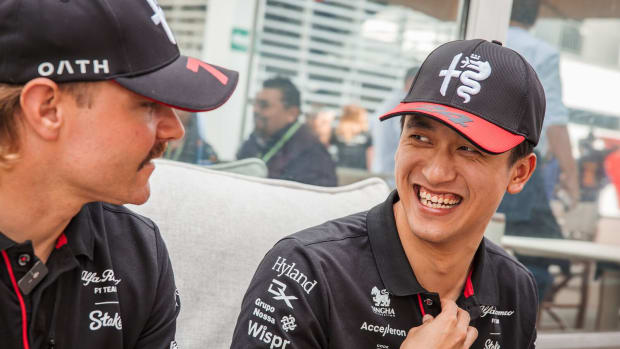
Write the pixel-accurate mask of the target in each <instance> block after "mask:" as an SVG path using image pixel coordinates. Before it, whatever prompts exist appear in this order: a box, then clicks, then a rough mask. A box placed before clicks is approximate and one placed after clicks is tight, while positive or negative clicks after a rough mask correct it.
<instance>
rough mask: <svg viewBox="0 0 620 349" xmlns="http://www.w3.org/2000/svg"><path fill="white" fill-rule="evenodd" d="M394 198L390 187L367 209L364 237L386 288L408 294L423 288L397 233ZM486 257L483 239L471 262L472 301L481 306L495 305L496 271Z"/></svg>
mask: <svg viewBox="0 0 620 349" xmlns="http://www.w3.org/2000/svg"><path fill="white" fill-rule="evenodd" d="M398 200H399V197H398V192H397V191H396V190H394V191H393V192H392V193H391V194H390V195H389V196H388V198H387V200H385V201H384V202H383V203H381V204H379V205H377V206H375V207H374V208H372V209H371V210H370V212H369V213H368V218H367V219H368V222H367V224H368V237H369V239H370V246H371V248H372V252H373V255H374V256H375V262H376V264H377V268H378V270H379V275H380V276H381V280H382V281H383V284H384V285H385V287H386V288H387V290H388V291H389V292H390V293H391V294H393V295H395V296H410V295H415V294H418V293H422V292H427V291H426V290H425V289H424V288H423V287H422V285H420V283H419V282H418V280H417V279H416V277H415V274H414V272H413V270H412V269H411V265H410V264H409V260H408V259H407V256H406V254H405V251H404V250H403V247H402V244H401V242H400V238H399V236H398V230H397V229H396V220H395V218H394V208H393V205H394V203H395V202H397V201H398ZM487 260H488V255H487V252H486V243H485V239H483V240H482V242H481V243H480V245H479V247H478V250H477V251H476V254H475V256H474V260H473V263H472V264H473V271H472V275H471V281H472V286H473V295H474V296H475V298H474V299H475V300H474V301H476V300H477V302H479V303H480V304H484V305H496V304H497V301H498V285H497V278H496V277H495V275H496V272H495V271H494V270H493V266H492V265H491V264H490V263H488V261H487Z"/></svg>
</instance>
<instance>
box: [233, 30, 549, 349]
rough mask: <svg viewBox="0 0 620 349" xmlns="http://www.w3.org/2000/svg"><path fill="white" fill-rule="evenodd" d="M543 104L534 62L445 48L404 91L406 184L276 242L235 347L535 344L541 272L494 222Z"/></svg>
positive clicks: (517, 184)
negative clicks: (500, 238)
mask: <svg viewBox="0 0 620 349" xmlns="http://www.w3.org/2000/svg"><path fill="white" fill-rule="evenodd" d="M544 111H545V97H544V92H543V89H542V86H541V85H540V82H539V81H538V78H537V76H536V73H535V72H534V70H533V69H532V67H531V66H530V65H529V64H528V63H527V62H526V61H525V60H524V59H523V57H521V56H520V55H519V54H517V53H516V52H514V51H512V50H510V49H507V48H505V47H502V45H501V43H499V42H496V41H494V42H488V41H485V40H461V41H453V42H449V43H446V44H444V45H442V46H440V47H439V48H437V49H435V50H434V51H433V52H432V53H431V54H430V55H429V56H428V57H427V59H426V60H425V61H424V63H423V64H422V66H421V67H420V71H419V72H418V74H417V76H416V78H415V79H414V83H413V85H412V86H411V89H410V90H409V93H408V95H407V96H406V97H405V99H404V101H403V102H402V103H400V105H398V106H397V107H396V108H395V109H393V110H392V111H390V112H389V113H387V114H385V115H383V116H382V117H381V119H382V120H385V119H387V118H390V117H394V116H400V117H401V127H402V132H401V136H400V141H399V146H398V150H397V151H396V155H395V160H396V165H395V171H394V173H395V182H396V188H397V189H396V190H395V191H394V192H392V194H391V195H389V197H388V198H387V200H386V201H385V202H384V203H382V204H379V205H378V206H376V207H374V208H372V209H371V210H369V211H366V212H361V213H358V214H354V215H351V216H348V217H345V218H340V219H336V220H333V221H329V222H327V223H325V224H322V225H320V226H317V227H314V228H310V229H307V230H304V231H302V232H299V233H297V234H294V235H291V236H289V237H287V238H284V239H282V240H281V241H280V242H278V243H277V244H276V245H275V246H274V247H273V249H272V250H271V251H269V253H267V255H266V256H265V258H264V260H263V261H262V263H261V264H260V266H259V267H258V270H257V272H256V274H255V275H254V278H253V280H252V282H251V284H250V287H249V289H248V291H247V294H246V296H245V297H244V300H243V303H242V307H241V308H242V310H241V314H240V316H239V320H238V322H237V327H236V329H235V333H234V338H233V342H232V348H287V347H288V348H373V349H376V348H391V349H394V348H399V347H400V348H403V349H405V348H407V349H411V348H424V349H428V348H442V349H444V348H470V347H471V348H502V349H504V348H515V349H517V348H518V349H523V348H533V347H534V346H535V344H534V342H535V339H536V330H535V323H536V314H537V310H538V300H537V295H536V285H535V282H534V279H533V277H532V275H531V273H530V272H529V271H528V270H527V269H525V268H524V267H523V265H521V264H520V263H519V262H518V261H516V260H515V259H514V258H513V257H511V256H509V255H508V254H507V253H506V252H505V251H504V250H503V249H502V248H501V247H499V246H497V245H495V244H494V243H492V242H490V241H488V240H486V239H485V238H484V237H483V236H484V231H485V229H486V226H487V224H488V223H489V221H490V219H491V217H492V215H493V213H494V212H495V210H496V208H497V207H498V205H499V203H500V201H501V199H502V197H503V195H504V194H505V193H506V192H508V193H510V194H513V193H517V192H519V191H520V190H521V189H522V188H523V186H524V184H525V183H526V182H527V181H528V179H529V178H530V176H531V174H532V172H533V171H534V169H535V167H536V156H535V155H534V154H533V153H532V150H533V148H534V146H535V145H536V144H537V142H538V139H539V136H540V130H541V127H542V121H543V115H544Z"/></svg>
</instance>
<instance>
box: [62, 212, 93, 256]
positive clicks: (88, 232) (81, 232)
mask: <svg viewBox="0 0 620 349" xmlns="http://www.w3.org/2000/svg"><path fill="white" fill-rule="evenodd" d="M93 205H95V204H86V205H84V206H83V207H82V209H81V210H80V212H78V214H77V215H75V216H74V217H73V219H71V222H70V223H69V225H68V226H67V228H65V231H64V235H65V236H66V237H67V245H68V246H69V248H71V251H72V252H73V254H74V255H76V256H80V255H83V256H86V257H88V259H89V260H91V261H92V260H93V251H94V249H95V229H96V226H95V224H94V223H93V222H94V220H93V218H92V215H93V212H91V210H92V208H93V207H95V206H93Z"/></svg>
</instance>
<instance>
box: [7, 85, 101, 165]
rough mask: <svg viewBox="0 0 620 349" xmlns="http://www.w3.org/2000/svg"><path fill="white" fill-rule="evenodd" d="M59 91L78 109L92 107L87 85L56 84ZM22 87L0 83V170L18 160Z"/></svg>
mask: <svg viewBox="0 0 620 349" xmlns="http://www.w3.org/2000/svg"><path fill="white" fill-rule="evenodd" d="M58 86H59V88H60V90H61V91H63V92H66V93H68V94H69V95H71V96H73V98H74V99H75V101H76V103H77V105H78V107H88V108H90V107H91V106H92V98H91V93H90V89H89V86H90V85H89V84H88V83H86V82H70V83H62V84H58ZM23 88H24V86H23V85H10V84H3V83H0V169H10V168H11V166H12V164H13V163H14V162H15V161H16V160H18V159H19V139H20V138H19V124H18V123H19V122H21V118H19V112H20V111H21V106H20V97H21V93H22V90H23Z"/></svg>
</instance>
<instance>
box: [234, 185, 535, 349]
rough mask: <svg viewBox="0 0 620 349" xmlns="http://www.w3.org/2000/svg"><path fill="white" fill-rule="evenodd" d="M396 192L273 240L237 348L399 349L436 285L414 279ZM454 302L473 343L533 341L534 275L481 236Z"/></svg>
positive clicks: (246, 303)
mask: <svg viewBox="0 0 620 349" xmlns="http://www.w3.org/2000/svg"><path fill="white" fill-rule="evenodd" d="M397 200H398V194H397V193H396V192H395V191H394V192H393V193H392V194H391V195H390V196H389V197H388V199H387V200H386V201H385V202H384V203H382V204H380V205H378V206H376V207H374V208H373V209H371V210H370V211H367V212H362V213H358V214H354V215H351V216H348V217H344V218H340V219H336V220H333V221H329V222H327V223H324V224H322V225H319V226H316V227H313V228H310V229H306V230H304V231H301V232H299V233H297V234H294V235H291V236H289V237H286V238H284V239H282V240H280V241H279V242H278V243H277V244H276V245H275V246H274V247H273V248H272V249H271V250H270V251H269V252H268V253H267V255H266V256H265V258H264V259H263V261H262V262H261V264H260V265H259V267H258V270H257V271H256V273H255V275H254V278H253V279H252V281H251V284H250V286H249V288H248V290H247V293H246V294H245V297H244V299H243V303H242V305H241V313H240V315H239V318H238V320H237V325H236V328H235V331H234V335H233V339H232V346H231V348H234V349H241V348H243V349H247V348H270V349H275V348H282V349H283V348H288V349H292V348H303V349H314V348H325V349H326V348H334V349H335V348H356V349H398V348H399V347H400V344H401V343H402V342H403V340H404V339H405V337H406V335H407V332H408V330H409V329H410V328H411V327H415V326H419V325H421V323H422V317H423V315H424V314H426V313H429V314H435V315H436V314H437V313H439V311H440V307H441V305H440V304H441V303H440V300H439V297H438V295H437V294H436V293H433V292H430V290H425V289H424V288H423V287H422V286H420V284H419V283H418V281H417V280H416V277H415V274H414V272H413V271H412V270H411V267H410V264H409V262H408V260H407V257H406V255H405V252H404V250H403V248H402V245H401V243H400V239H399V237H398V232H397V230H396V223H395V220H394V212H393V207H392V205H393V203H394V202H396V201H397ZM457 305H458V306H459V307H460V308H462V309H465V310H467V311H468V312H469V314H470V315H471V325H472V326H474V327H476V328H477V329H478V338H477V339H476V342H475V343H474V345H473V346H472V348H484V349H489V348H490V349H500V348H501V349H509V348H515V349H523V348H534V347H535V345H534V341H535V339H536V330H535V323H536V313H537V309H538V300H537V295H536V286H535V284H534V279H533V277H532V275H531V274H530V272H529V271H527V270H526V269H525V268H524V267H523V266H522V265H521V264H520V263H519V262H517V261H516V260H515V259H514V258H513V257H511V256H509V255H508V254H507V253H506V252H505V251H504V250H503V249H501V248H500V247H498V246H497V245H495V244H493V243H492V242H490V241H488V240H486V239H484V240H483V241H482V243H481V244H480V246H479V248H478V250H477V252H476V255H475V257H474V261H473V268H472V269H471V272H470V275H469V276H468V278H467V281H466V284H465V287H464V290H463V293H462V294H461V296H460V297H459V299H458V300H457Z"/></svg>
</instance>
